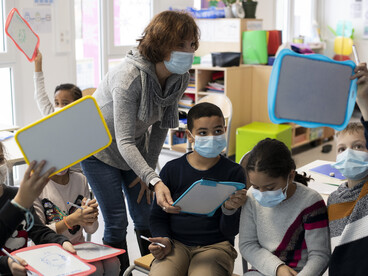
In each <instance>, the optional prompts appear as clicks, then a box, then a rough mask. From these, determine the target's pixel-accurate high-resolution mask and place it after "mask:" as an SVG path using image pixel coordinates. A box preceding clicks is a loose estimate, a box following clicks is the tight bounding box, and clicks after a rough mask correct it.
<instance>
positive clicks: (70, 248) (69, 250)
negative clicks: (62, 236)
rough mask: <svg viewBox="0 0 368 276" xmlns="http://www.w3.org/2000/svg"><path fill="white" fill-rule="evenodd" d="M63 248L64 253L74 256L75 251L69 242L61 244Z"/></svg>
mask: <svg viewBox="0 0 368 276" xmlns="http://www.w3.org/2000/svg"><path fill="white" fill-rule="evenodd" d="M63 248H64V249H65V250H66V251H68V252H70V253H72V254H75V253H76V251H75V249H74V246H73V245H72V244H71V243H70V242H68V241H66V242H63Z"/></svg>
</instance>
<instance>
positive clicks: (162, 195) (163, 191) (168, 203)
mask: <svg viewBox="0 0 368 276" xmlns="http://www.w3.org/2000/svg"><path fill="white" fill-rule="evenodd" d="M154 189H155V194H156V200H157V204H158V205H159V206H161V207H162V210H164V211H165V212H166V213H171V214H179V213H180V207H177V206H172V204H173V203H174V202H173V200H172V198H171V193H170V190H169V188H167V186H166V185H165V184H164V183H163V182H162V181H160V182H158V183H157V184H155V186H154Z"/></svg>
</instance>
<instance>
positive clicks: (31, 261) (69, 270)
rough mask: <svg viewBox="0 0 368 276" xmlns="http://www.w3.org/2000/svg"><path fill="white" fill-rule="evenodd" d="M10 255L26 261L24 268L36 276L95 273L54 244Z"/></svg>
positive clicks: (93, 269)
mask: <svg viewBox="0 0 368 276" xmlns="http://www.w3.org/2000/svg"><path fill="white" fill-rule="evenodd" d="M11 254H12V255H15V256H18V257H20V258H22V259H24V260H26V261H27V263H28V265H27V266H26V268H27V269H28V270H30V271H32V272H35V273H37V275H47V276H64V275H90V274H92V273H93V272H95V271H96V268H95V267H94V266H93V265H90V264H88V263H86V262H84V261H83V260H81V259H80V258H79V257H78V256H77V255H74V254H71V253H70V252H68V251H66V250H64V249H63V248H62V247H61V246H60V245H59V244H56V243H49V244H42V245H36V246H30V247H26V248H22V249H19V250H16V251H14V252H12V253H11Z"/></svg>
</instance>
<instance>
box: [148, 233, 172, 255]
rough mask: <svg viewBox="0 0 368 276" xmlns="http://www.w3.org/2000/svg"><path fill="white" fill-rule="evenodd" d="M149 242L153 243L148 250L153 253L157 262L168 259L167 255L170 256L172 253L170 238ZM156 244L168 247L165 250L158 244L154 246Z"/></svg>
mask: <svg viewBox="0 0 368 276" xmlns="http://www.w3.org/2000/svg"><path fill="white" fill-rule="evenodd" d="M149 240H150V242H152V243H151V244H150V245H149V246H148V249H149V251H151V253H152V255H153V256H154V257H155V258H156V259H157V260H162V259H163V258H165V257H166V255H168V254H169V253H170V252H171V242H170V240H169V239H168V238H159V237H157V238H149ZM155 242H159V243H162V244H163V245H165V246H166V247H165V248H164V247H161V246H159V245H157V244H154V243H155Z"/></svg>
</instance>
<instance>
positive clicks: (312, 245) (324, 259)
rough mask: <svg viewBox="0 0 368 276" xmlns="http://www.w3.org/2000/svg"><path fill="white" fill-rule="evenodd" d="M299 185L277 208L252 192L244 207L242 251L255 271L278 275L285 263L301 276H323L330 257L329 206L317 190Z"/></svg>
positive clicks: (240, 236) (241, 225)
mask: <svg viewBox="0 0 368 276" xmlns="http://www.w3.org/2000/svg"><path fill="white" fill-rule="evenodd" d="M295 184H296V191H295V193H294V194H293V195H292V196H291V197H290V198H288V199H286V200H284V201H282V202H281V203H280V204H278V205H277V206H275V207H273V208H268V207H263V206H261V205H260V204H259V203H258V202H257V200H256V199H255V198H254V197H253V194H252V190H253V188H250V189H249V190H248V193H247V195H248V199H247V202H246V204H245V205H244V206H243V208H242V213H241V218H240V228H239V249H240V252H241V254H242V256H243V258H244V259H245V260H247V261H248V262H249V263H250V264H251V265H252V269H254V270H258V271H259V272H260V273H261V274H262V275H267V276H270V275H272V276H274V275H276V270H277V268H278V267H279V266H280V265H281V264H286V265H288V266H289V267H291V268H293V269H294V270H295V271H297V272H298V276H311V275H315V276H317V275H322V273H323V272H324V271H325V270H326V268H327V264H328V261H329V257H330V242H329V240H330V238H329V230H328V220H327V209H326V205H325V203H324V201H323V199H322V197H321V195H319V194H318V193H317V192H316V191H314V190H312V189H310V188H308V187H306V186H304V185H302V184H299V183H295Z"/></svg>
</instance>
